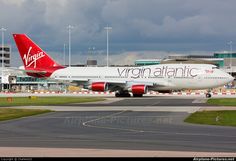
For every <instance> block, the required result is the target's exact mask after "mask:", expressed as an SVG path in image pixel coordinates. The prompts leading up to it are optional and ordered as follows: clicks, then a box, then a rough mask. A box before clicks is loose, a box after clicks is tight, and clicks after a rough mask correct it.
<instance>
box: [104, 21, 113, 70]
mask: <svg viewBox="0 0 236 161" xmlns="http://www.w3.org/2000/svg"><path fill="white" fill-rule="evenodd" d="M104 29H105V30H106V31H107V67H108V66H109V58H108V57H109V30H112V27H108V25H107V27H104Z"/></svg>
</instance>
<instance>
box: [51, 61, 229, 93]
mask: <svg viewBox="0 0 236 161" xmlns="http://www.w3.org/2000/svg"><path fill="white" fill-rule="evenodd" d="M51 78H53V79H57V80H67V81H72V80H73V81H76V80H78V81H84V82H87V83H92V82H108V83H110V82H114V83H119V82H120V83H124V82H125V84H126V86H127V87H128V86H131V85H134V84H145V85H148V86H149V85H150V86H151V89H152V90H181V89H210V88H214V87H219V86H223V85H224V84H227V83H229V82H231V81H232V80H233V77H231V76H230V75H229V74H227V73H225V72H223V71H221V70H219V69H217V67H216V66H214V65H207V64H161V65H151V66H142V67H67V68H64V69H59V70H57V71H55V72H54V73H53V74H52V75H51Z"/></svg>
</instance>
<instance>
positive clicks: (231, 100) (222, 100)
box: [207, 98, 236, 106]
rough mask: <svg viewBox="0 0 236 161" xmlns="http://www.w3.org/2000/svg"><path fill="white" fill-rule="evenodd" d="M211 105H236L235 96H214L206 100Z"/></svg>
mask: <svg viewBox="0 0 236 161" xmlns="http://www.w3.org/2000/svg"><path fill="white" fill-rule="evenodd" d="M207 103H208V104H211V105H221V106H236V98H214V99H209V100H208V101H207Z"/></svg>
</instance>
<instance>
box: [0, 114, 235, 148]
mask: <svg viewBox="0 0 236 161" xmlns="http://www.w3.org/2000/svg"><path fill="white" fill-rule="evenodd" d="M188 115H189V114H188V113H185V112H135V111H112V112H111V111H107V112H104V111H103V112H96V111H94V112H53V113H49V114H43V115H40V116H33V117H28V118H22V119H18V120H11V121H5V122H1V123H0V145H1V146H2V147H4V146H5V147H53V148H94V149H129V150H168V151H172V150H173V151H201V152H202V151H205V152H235V151H236V146H235V145H236V136H235V135H234V134H236V128H233V127H218V126H205V125H192V124H186V123H184V122H183V119H184V118H186V117H187V116H188Z"/></svg>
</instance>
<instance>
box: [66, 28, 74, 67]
mask: <svg viewBox="0 0 236 161" xmlns="http://www.w3.org/2000/svg"><path fill="white" fill-rule="evenodd" d="M73 28H74V26H71V25H68V26H67V29H68V31H69V67H70V66H71V30H72V29H73Z"/></svg>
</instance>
